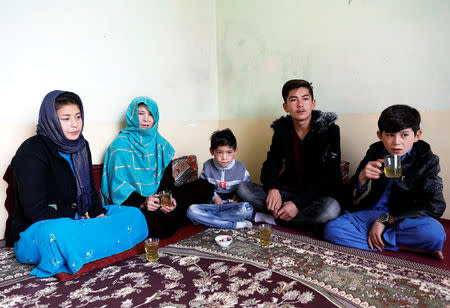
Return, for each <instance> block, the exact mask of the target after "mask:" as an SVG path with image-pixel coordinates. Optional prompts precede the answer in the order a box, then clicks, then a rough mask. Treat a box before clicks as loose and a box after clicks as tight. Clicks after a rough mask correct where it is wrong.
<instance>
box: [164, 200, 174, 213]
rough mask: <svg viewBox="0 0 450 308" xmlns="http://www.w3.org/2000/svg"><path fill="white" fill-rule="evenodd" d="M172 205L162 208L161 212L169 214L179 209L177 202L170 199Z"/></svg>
mask: <svg viewBox="0 0 450 308" xmlns="http://www.w3.org/2000/svg"><path fill="white" fill-rule="evenodd" d="M170 203H172V205H171V206H165V207H161V212H163V213H166V214H167V213H170V212H172V211H173V210H174V209H175V208H176V207H177V201H176V200H175V198H172V199H170Z"/></svg>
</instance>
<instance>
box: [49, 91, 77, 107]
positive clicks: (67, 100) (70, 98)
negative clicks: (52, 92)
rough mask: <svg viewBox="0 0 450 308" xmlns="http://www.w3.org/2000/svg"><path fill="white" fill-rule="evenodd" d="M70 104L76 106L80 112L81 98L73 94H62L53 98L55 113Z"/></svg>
mask: <svg viewBox="0 0 450 308" xmlns="http://www.w3.org/2000/svg"><path fill="white" fill-rule="evenodd" d="M70 104H74V105H77V106H78V108H80V110H81V98H80V97H79V96H78V95H77V94H75V93H73V92H63V93H61V94H59V95H58V96H57V97H56V98H55V110H56V111H58V109H59V108H61V107H63V106H65V105H70Z"/></svg>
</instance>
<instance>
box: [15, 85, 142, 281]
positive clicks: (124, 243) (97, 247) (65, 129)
mask: <svg viewBox="0 0 450 308" xmlns="http://www.w3.org/2000/svg"><path fill="white" fill-rule="evenodd" d="M83 126H84V112H83V105H82V102H81V99H80V97H79V96H78V95H76V94H75V93H72V92H65V91H52V92H50V93H48V94H47V95H46V96H45V97H44V100H43V102H42V104H41V108H40V111H39V121H38V125H37V130H36V132H37V135H35V136H33V137H31V138H29V139H28V140H26V141H25V142H23V143H22V145H21V146H20V147H19V149H18V150H17V153H16V155H15V156H14V158H13V159H12V162H11V165H12V168H13V171H14V178H15V184H14V185H15V192H16V197H15V205H14V213H13V219H12V233H13V237H14V242H15V243H14V252H15V254H16V257H17V259H18V260H19V261H20V262H22V263H29V264H37V267H36V268H34V269H33V270H32V271H31V273H30V274H32V275H36V276H38V277H49V276H52V275H54V274H57V273H60V272H67V273H72V274H74V273H76V272H77V271H78V270H79V269H80V268H81V267H82V266H83V265H84V264H85V263H88V262H91V261H95V260H98V259H101V258H104V257H108V256H110V255H112V254H116V253H120V252H123V251H125V250H127V249H129V248H131V247H133V246H134V245H136V244H137V243H139V242H140V241H142V240H143V239H145V237H146V236H147V226H146V222H145V219H144V217H143V215H142V214H141V213H140V212H139V211H137V210H135V209H131V208H128V207H119V206H114V205H113V206H105V207H103V206H102V204H101V202H100V200H99V197H98V195H97V193H96V191H95V188H94V178H93V174H92V161H91V152H90V150H89V144H88V143H87V141H86V140H85V139H84V137H83V135H82V131H83Z"/></svg>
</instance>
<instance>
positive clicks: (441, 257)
mask: <svg viewBox="0 0 450 308" xmlns="http://www.w3.org/2000/svg"><path fill="white" fill-rule="evenodd" d="M431 255H432V256H433V257H435V258H436V259H438V260H444V254H443V253H442V251H432V252H431Z"/></svg>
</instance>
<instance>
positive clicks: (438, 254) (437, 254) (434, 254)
mask: <svg viewBox="0 0 450 308" xmlns="http://www.w3.org/2000/svg"><path fill="white" fill-rule="evenodd" d="M399 248H400V249H401V250H405V251H412V252H417V253H424V254H428V255H431V256H432V257H433V258H435V259H438V260H444V254H443V253H442V251H440V250H436V251H433V250H425V249H418V248H410V247H406V246H400V247H399Z"/></svg>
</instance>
